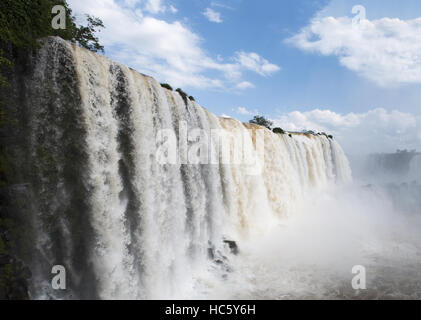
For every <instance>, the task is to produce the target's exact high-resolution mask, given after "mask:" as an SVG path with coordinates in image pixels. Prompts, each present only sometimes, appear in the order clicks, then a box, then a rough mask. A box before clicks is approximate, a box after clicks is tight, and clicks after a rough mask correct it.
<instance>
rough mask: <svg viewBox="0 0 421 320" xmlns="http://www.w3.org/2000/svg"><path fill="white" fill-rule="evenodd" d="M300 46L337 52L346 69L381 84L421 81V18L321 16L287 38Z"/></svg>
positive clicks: (332, 53) (320, 51) (317, 51)
mask: <svg viewBox="0 0 421 320" xmlns="http://www.w3.org/2000/svg"><path fill="white" fill-rule="evenodd" d="M287 42H290V43H292V44H294V45H295V46H297V47H298V48H300V49H302V50H304V51H308V52H316V53H320V54H322V55H326V56H328V55H334V56H337V57H338V58H339V61H340V63H341V64H342V65H343V66H345V67H346V68H348V69H350V70H352V71H355V72H357V73H358V74H360V75H362V76H363V77H365V78H367V79H369V80H371V81H374V82H376V83H377V84H379V85H381V86H393V85H398V84H408V83H421V18H417V19H413V20H400V19H390V18H382V19H379V20H372V21H370V20H367V19H363V20H361V21H360V23H353V22H352V19H351V18H348V17H340V18H334V17H317V18H315V19H314V20H312V21H311V22H310V24H309V25H308V26H307V27H305V28H304V29H302V30H301V31H300V32H299V33H298V34H296V35H295V36H293V37H292V38H290V39H287Z"/></svg>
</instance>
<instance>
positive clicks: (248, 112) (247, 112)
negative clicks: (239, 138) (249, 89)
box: [235, 107, 259, 116]
mask: <svg viewBox="0 0 421 320" xmlns="http://www.w3.org/2000/svg"><path fill="white" fill-rule="evenodd" d="M235 112H236V113H237V114H240V115H243V116H255V115H257V114H259V111H258V110H256V109H255V110H247V109H246V108H244V107H238V108H237V109H236V110H235Z"/></svg>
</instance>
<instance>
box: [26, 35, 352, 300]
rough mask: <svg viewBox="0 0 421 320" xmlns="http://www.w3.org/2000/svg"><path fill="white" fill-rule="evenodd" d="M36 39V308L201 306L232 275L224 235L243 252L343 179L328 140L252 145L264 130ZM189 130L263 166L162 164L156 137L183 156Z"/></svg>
mask: <svg viewBox="0 0 421 320" xmlns="http://www.w3.org/2000/svg"><path fill="white" fill-rule="evenodd" d="M45 42H46V43H45V45H44V46H43V47H42V48H41V49H40V50H39V51H38V53H37V55H36V56H35V57H34V58H33V66H34V67H33V72H32V75H31V76H30V77H27V79H26V84H27V88H28V90H27V93H26V97H25V102H26V104H25V105H26V109H25V110H26V111H25V112H26V114H27V116H26V119H27V129H26V130H27V137H28V138H27V145H26V150H27V159H26V162H25V165H26V166H27V168H28V169H27V171H28V172H30V174H28V179H29V180H30V182H31V185H32V188H31V189H32V190H31V192H32V198H33V201H32V204H31V210H32V211H33V212H36V214H33V215H32V220H31V227H32V230H31V232H30V233H28V237H30V239H31V244H30V245H29V249H28V251H29V252H32V255H31V256H30V258H27V260H28V263H29V265H30V266H31V269H32V270H33V273H34V275H33V287H32V292H31V294H32V297H33V298H48V297H57V298H101V299H114V298H116V299H122V298H133V299H154V298H191V297H195V296H198V295H197V290H199V289H198V288H203V286H202V285H201V284H200V281H201V279H202V280H203V279H205V278H206V274H208V273H215V274H217V273H218V272H221V273H223V272H224V270H225V271H226V270H227V268H229V259H230V258H229V255H230V253H229V250H228V248H227V246H226V244H224V239H225V240H234V241H236V242H237V243H238V244H239V245H240V248H241V243H242V241H246V239H250V237H253V236H259V235H261V234H264V232H266V230H268V228H269V227H270V225H272V224H279V223H281V222H282V221H283V220H284V219H286V218H287V217H291V216H293V215H294V213H295V212H296V211H297V210H298V207H299V206H300V205H301V204H302V202H303V200H304V199H305V198H306V195H307V193H308V192H309V191H310V190H312V189H315V188H317V189H322V188H323V187H325V186H327V185H329V184H331V183H334V182H335V181H336V182H348V181H350V180H351V172H350V169H349V165H348V161H347V159H346V157H345V155H344V153H343V151H342V150H341V148H340V146H339V145H338V144H337V143H336V142H335V141H334V140H332V139H328V138H327V137H325V136H324V135H310V134H298V133H297V134H294V133H293V134H291V136H289V135H288V134H284V135H279V134H274V133H272V132H270V131H269V130H266V129H265V130H264V132H263V135H261V136H260V137H261V139H259V134H261V132H258V131H262V128H261V127H258V126H255V125H248V124H247V125H245V124H242V123H240V122H239V121H237V120H234V119H223V118H218V117H216V116H215V115H213V114H211V113H210V112H208V111H207V110H205V109H204V108H202V107H200V106H199V105H198V104H196V103H195V102H192V101H189V100H187V101H184V100H183V98H182V97H181V96H180V95H179V94H178V93H176V92H171V91H169V90H167V89H164V88H162V87H161V86H160V84H159V83H158V82H157V81H155V80H154V79H152V78H150V77H148V76H145V75H142V74H139V73H137V72H135V71H134V70H132V69H130V68H128V67H126V66H124V65H120V64H117V63H114V62H112V61H110V60H109V59H107V58H105V57H103V56H99V55H97V54H94V53H92V52H90V51H87V50H84V49H81V48H79V47H77V46H75V45H71V44H70V43H67V42H65V41H62V40H60V39H58V38H48V39H46V40H45ZM194 129H200V130H202V132H205V133H209V132H210V131H212V130H219V131H223V132H225V133H227V135H228V136H229V137H230V138H229V139H228V140H229V143H228V144H237V143H239V142H240V144H241V145H242V147H243V153H244V154H246V153H247V154H250V153H251V154H257V153H259V154H262V155H263V158H261V160H263V161H262V162H261V163H260V165H257V166H256V168H254V169H253V168H252V167H253V166H252V165H250V163H235V161H231V162H223V161H216V162H215V163H184V162H183V161H179V162H177V163H175V164H174V163H172V164H169V163H167V164H163V163H161V162H160V161H159V159H158V157H159V156H158V153H157V151H158V149H159V148H160V146H162V143H160V142H159V139H157V137H159V136H160V134H161V133H162V130H170V131H173V132H175V133H176V142H177V147H178V148H177V151H178V154H181V155H187V157H189V156H190V155H192V154H193V155H194V154H196V152H194V151H192V148H194V146H195V143H196V142H197V141H196V139H195V138H194V137H191V136H189V135H188V133H187V132H191V130H194ZM186 137H187V140H186V139H185V138H186ZM208 137H211V138H210V140H211V142H215V145H217V143H216V142H217V141H216V140H218V137H213V136H211V134H208ZM210 145H213V144H212V143H210ZM215 145H213V147H211V148H210V154H211V155H213V156H215V154H217V153H218V148H217V147H215ZM259 148H260V149H261V150H260V152H257V151H258V150H259ZM231 155H232V154H231ZM216 157H217V158H218V157H219V156H218V155H217V156H216ZM252 158H253V157H252ZM256 159H257V160H256ZM185 160H186V159H185ZM219 160H220V159H219ZM254 160H256V161H255V162H259V161H258V157H254ZM256 170H257V171H256ZM29 234H30V235H29ZM215 259H220V260H223V261H225V262H224V264H225V265H228V266H226V267H225V269H224V268H223V267H221V266H220V265H218V263H215ZM224 259H225V260H224ZM219 262H220V261H219ZM53 265H63V266H65V268H66V270H67V273H68V284H67V287H68V290H66V293H65V294H64V293H61V292H57V291H54V290H52V289H51V288H50V281H51V280H50V279H51V267H52V266H53ZM218 266H219V269H218Z"/></svg>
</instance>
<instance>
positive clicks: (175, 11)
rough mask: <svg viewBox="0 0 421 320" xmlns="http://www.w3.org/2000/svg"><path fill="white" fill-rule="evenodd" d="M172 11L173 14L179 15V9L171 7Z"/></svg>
mask: <svg viewBox="0 0 421 320" xmlns="http://www.w3.org/2000/svg"><path fill="white" fill-rule="evenodd" d="M170 11H171V12H172V13H177V12H178V9H177V8H176V7H174V6H173V5H170Z"/></svg>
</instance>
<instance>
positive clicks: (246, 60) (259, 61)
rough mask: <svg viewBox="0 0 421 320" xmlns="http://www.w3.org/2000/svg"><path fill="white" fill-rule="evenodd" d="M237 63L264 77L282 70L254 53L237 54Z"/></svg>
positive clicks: (241, 52)
mask: <svg viewBox="0 0 421 320" xmlns="http://www.w3.org/2000/svg"><path fill="white" fill-rule="evenodd" d="M235 59H236V61H237V62H238V63H239V64H240V65H241V66H243V67H244V68H246V69H248V70H251V71H254V72H256V73H258V74H260V75H262V76H268V75H270V74H272V73H274V72H277V71H279V70H280V68H279V67H278V66H277V65H275V64H272V63H270V62H269V61H267V60H266V59H264V58H262V57H261V56H259V55H258V54H257V53H254V52H249V53H248V52H244V51H240V52H237V56H236V58H235Z"/></svg>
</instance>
